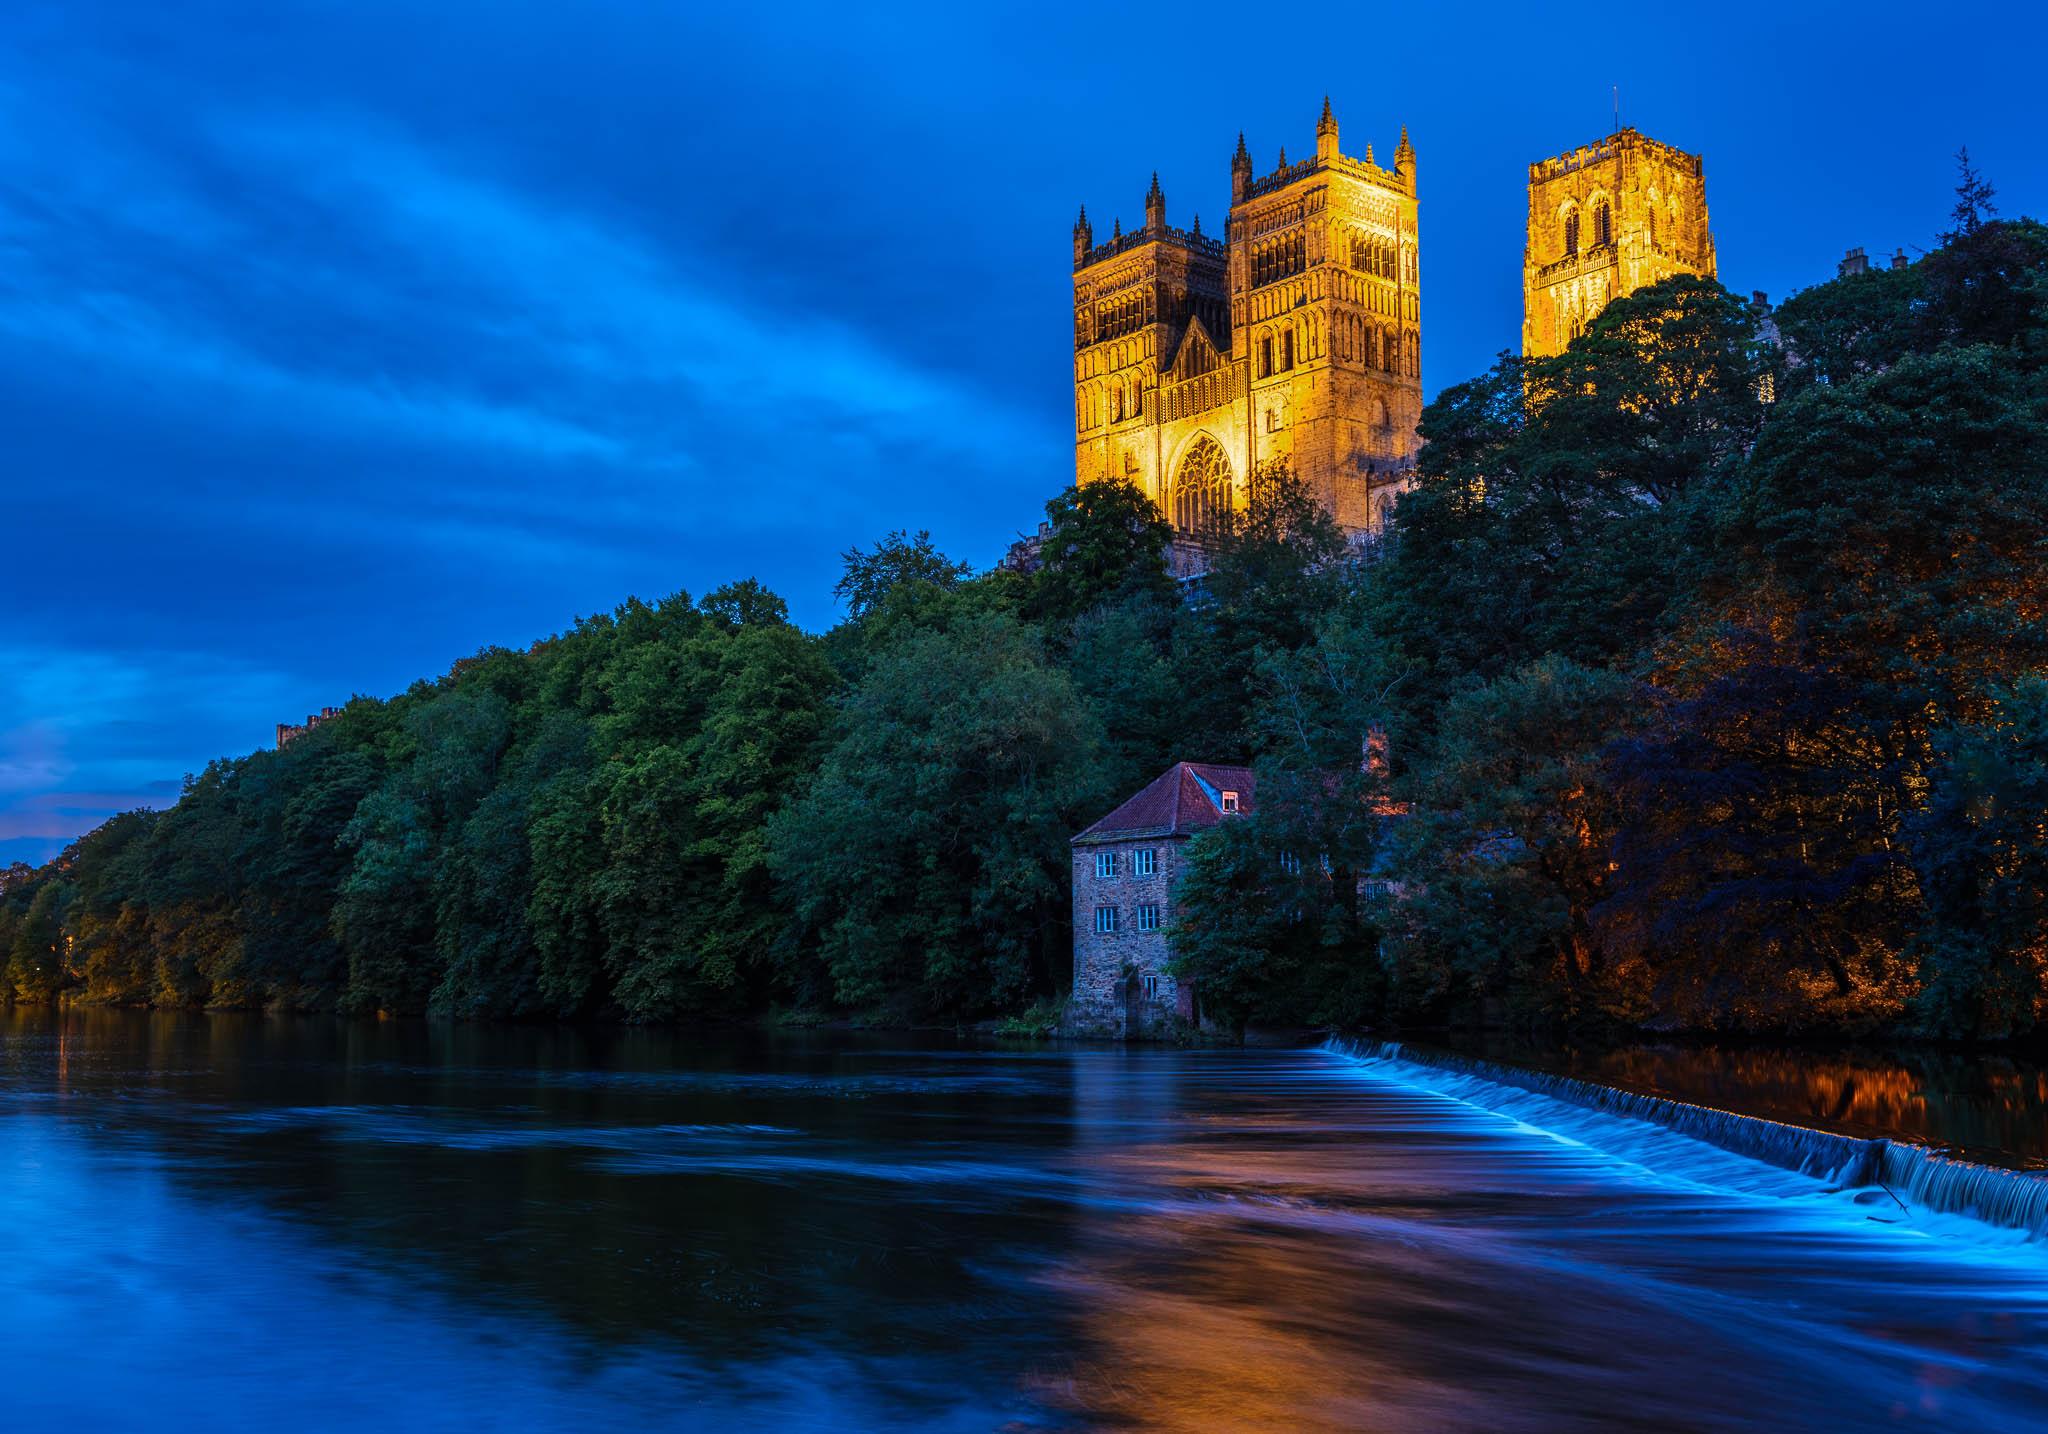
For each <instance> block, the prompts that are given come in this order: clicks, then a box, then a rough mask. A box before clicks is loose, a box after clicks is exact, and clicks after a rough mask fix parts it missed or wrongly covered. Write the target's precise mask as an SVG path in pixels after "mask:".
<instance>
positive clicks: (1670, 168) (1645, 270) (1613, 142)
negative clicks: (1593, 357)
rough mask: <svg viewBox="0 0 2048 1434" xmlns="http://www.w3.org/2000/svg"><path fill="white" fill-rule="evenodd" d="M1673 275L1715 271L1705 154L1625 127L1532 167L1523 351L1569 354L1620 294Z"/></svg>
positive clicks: (1536, 354)
mask: <svg viewBox="0 0 2048 1434" xmlns="http://www.w3.org/2000/svg"><path fill="white" fill-rule="evenodd" d="M1673 274H1698V275H1700V276H1702V277H1704V278H1709V279H1711V278H1713V277H1714V236H1713V234H1712V232H1711V231H1710V230H1709V229H1708V227H1707V181H1706V173H1705V168H1704V166H1703V165H1702V163H1701V161H1700V157H1699V156H1698V155H1696V154H1687V153H1686V152H1685V151H1684V150H1681V149H1675V148H1673V147H1672V146H1670V145H1668V144H1662V143H1660V142H1658V141H1657V140H1654V139H1651V138H1649V137H1648V136H1646V135H1644V134H1641V133H1639V132H1638V131H1636V130H1633V129H1623V130H1618V131H1617V132H1615V133H1614V134H1611V135H1609V136H1608V137H1607V138H1606V139H1603V140H1601V141H1599V142H1598V143H1597V144H1589V145H1585V146H1583V147H1581V148H1579V149H1575V150H1573V151H1572V152H1571V153H1569V154H1562V155H1558V156H1556V157H1554V158H1551V159H1543V160H1538V161H1537V162H1536V163H1534V164H1532V165H1530V166H1529V233H1528V244H1527V247H1526V248H1524V250H1523V252H1522V352H1523V353H1525V354H1527V355H1529V356H1530V357H1532V358H1535V357H1541V356H1544V355H1549V354H1558V353H1563V352H1564V350H1565V348H1566V346H1567V345H1569V344H1570V343H1571V341H1572V340H1573V339H1575V338H1577V337H1578V336H1579V335H1580V334H1582V333H1584V332H1585V330H1586V325H1587V324H1589V323H1591V322H1592V321H1593V316H1594V315H1595V314H1598V313H1599V312H1600V310H1601V309H1603V308H1605V307H1606V306H1607V304H1608V303H1609V302H1610V301H1612V300H1614V299H1618V298H1621V297H1622V296H1623V295H1625V294H1632V293H1634V292H1635V291H1636V290H1637V289H1640V288H1644V287H1645V286H1647V285H1650V284H1654V283H1657V282H1658V281H1659V280H1662V279H1668V278H1670V277H1671V276H1672V275H1673Z"/></svg>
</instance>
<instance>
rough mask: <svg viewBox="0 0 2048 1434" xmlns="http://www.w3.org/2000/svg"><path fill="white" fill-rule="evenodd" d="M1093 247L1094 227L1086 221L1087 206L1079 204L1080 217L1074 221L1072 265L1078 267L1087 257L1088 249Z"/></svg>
mask: <svg viewBox="0 0 2048 1434" xmlns="http://www.w3.org/2000/svg"><path fill="white" fill-rule="evenodd" d="M1094 247H1095V229H1094V226H1093V225H1091V224H1089V222H1088V206H1087V205H1085V204H1084V205H1082V206H1081V217H1080V218H1079V219H1076V220H1075V221H1074V267H1075V268H1077V269H1078V268H1080V267H1081V265H1082V264H1083V263H1084V262H1085V261H1086V260H1087V258H1088V251H1089V250H1090V249H1093V248H1094Z"/></svg>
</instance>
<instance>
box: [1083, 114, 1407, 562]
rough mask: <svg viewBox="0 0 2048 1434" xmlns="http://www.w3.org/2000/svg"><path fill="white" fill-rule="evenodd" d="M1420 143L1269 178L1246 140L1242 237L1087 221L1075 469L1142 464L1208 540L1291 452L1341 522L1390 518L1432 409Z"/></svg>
mask: <svg viewBox="0 0 2048 1434" xmlns="http://www.w3.org/2000/svg"><path fill="white" fill-rule="evenodd" d="M1415 167H1416V166H1415V150H1414V148H1413V146H1411V145H1410V144H1409V142H1408V132H1407V130H1406V129H1403V130H1402V131H1401V139H1400V143H1399V145H1398V146H1397V147H1396V149H1395V151H1394V166H1393V168H1392V169H1382V168H1381V167H1380V166H1379V165H1378V164H1377V163H1375V162H1374V160H1373V156H1372V148H1371V146H1369V145H1368V146H1367V148H1366V153H1365V158H1364V159H1354V158H1352V157H1351V156H1349V155H1346V154H1342V153H1340V152H1339V151H1338V148H1337V121H1336V119H1335V118H1334V117H1333V116H1332V115H1331V113H1330V107H1329V102H1328V101H1327V100H1325V101H1324V103H1323V117H1322V120H1321V122H1320V123H1319V124H1318V125H1317V126H1316V147H1315V153H1314V154H1313V156H1312V157H1310V158H1308V159H1304V160H1301V161H1299V162H1298V163H1294V164H1289V163H1288V162H1287V156H1286V151H1285V150H1282V151H1281V154H1280V164H1279V166H1278V167H1277V168H1275V169H1274V170H1273V171H1272V172H1271V173H1269V174H1266V175H1263V176H1257V177H1255V176H1254V174H1253V169H1252V160H1251V155H1250V154H1249V152H1248V151H1247V150H1246V149H1245V145H1244V138H1243V136H1241V135H1240V136H1239V137H1238V146H1237V154H1236V156H1235V157H1234V158H1233V159H1232V161H1231V166H1230V178H1231V183H1230V191H1231V204H1230V209H1229V213H1228V216H1227V218H1226V219H1225V222H1224V237H1223V238H1222V239H1220V240H1219V239H1216V238H1213V237H1211V236H1210V235H1207V234H1204V233H1203V232H1202V226H1201V220H1200V218H1199V216H1197V217H1196V218H1195V220H1194V222H1193V223H1192V224H1191V225H1190V226H1189V227H1188V228H1187V229H1177V228H1173V227H1170V226H1169V225H1168V224H1167V222H1166V196H1165V194H1164V192H1163V191H1162V190H1161V188H1160V185H1159V179H1158V176H1157V175H1154V176H1153V180H1152V188H1151V190H1150V192H1149V193H1148V194H1147V195H1146V197H1145V223H1144V227H1143V228H1141V229H1135V230H1133V231H1131V232H1130V233H1128V234H1126V233H1125V232H1124V231H1123V226H1122V224H1121V223H1118V224H1117V225H1116V227H1115V228H1114V230H1113V231H1112V233H1111V236H1110V238H1109V240H1108V241H1107V242H1106V243H1103V244H1097V243H1095V241H1094V228H1093V226H1092V225H1091V224H1090V223H1089V220H1088V214H1087V211H1086V210H1085V209H1084V210H1083V211H1082V213H1081V218H1080V221H1079V222H1078V223H1077V224H1076V225H1075V226H1074V433H1075V439H1074V479H1075V481H1076V482H1077V483H1083V484H1085V483H1091V482H1096V481H1100V480H1103V479H1108V478H1124V479H1128V480H1129V481H1131V482H1132V483H1134V484H1136V485H1137V486H1138V487H1139V488H1140V489H1141V490H1143V491H1144V492H1145V494H1146V495H1147V496H1149V497H1150V498H1151V499H1152V500H1153V502H1155V503H1157V504H1158V505H1159V508H1160V511H1161V512H1162V513H1164V514H1165V515H1166V516H1167V517H1168V518H1169V519H1170V520H1171V521H1172V522H1173V524H1174V527H1175V529H1176V531H1177V532H1178V533H1180V534H1181V535H1182V537H1183V539H1184V540H1185V541H1187V542H1189V543H1192V544H1196V545H1199V542H1200V539H1201V537H1202V534H1203V533H1204V531H1205V530H1208V529H1210V528H1212V527H1213V526H1214V525H1215V523H1216V521H1217V518H1218V515H1219V514H1220V513H1221V512H1222V511H1224V510H1225V509H1230V510H1236V509H1241V508H1242V506H1243V504H1244V502H1245V491H1246V488H1245V485H1246V483H1247V480H1248V478H1249V475H1250V474H1251V473H1253V472H1254V471H1255V470H1256V469H1258V468H1260V467H1263V466H1265V465H1268V464H1273V463H1279V462H1284V463H1286V464H1287V465H1288V466H1290V467H1291V468H1292V469H1293V470H1294V472H1295V473H1296V474H1298V475H1299V476H1300V477H1301V478H1302V479H1304V480H1305V481H1306V482H1307V483H1308V484H1309V485H1310V487H1311V489H1312V491H1314V492H1315V493H1316V495H1317V496H1318V498H1319V499H1320V500H1321V501H1322V503H1323V505H1324V506H1325V507H1326V508H1327V509H1329V511H1330V512H1331V513H1332V514H1333V515H1334V516H1335V517H1336V519H1337V521H1338V522H1339V523H1340V524H1341V525H1342V526H1343V527H1344V528H1346V529H1347V530H1348V531H1350V532H1352V533H1354V534H1368V533H1371V532H1375V531H1377V530H1378V529H1379V527H1380V526H1381V525H1382V524H1383V523H1384V520H1385V517H1386V514H1387V513H1388V511H1389V510H1390V508H1391V504H1392V501H1393V496H1394V494H1395V493H1396V492H1398V491H1399V490H1400V489H1401V488H1402V487H1403V486H1405V484H1406V483H1407V481H1408V479H1409V476H1410V474H1411V473H1412V471H1413V466H1414V459H1415V451H1416V446H1417V439H1416V425H1417V423H1418V422H1419V420H1420V418H1421V415H1422V346H1421V333H1422V301H1421V293H1420V286H1419V282H1418V275H1419V261H1418V257H1417V255H1418V242H1417V229H1416V201H1415Z"/></svg>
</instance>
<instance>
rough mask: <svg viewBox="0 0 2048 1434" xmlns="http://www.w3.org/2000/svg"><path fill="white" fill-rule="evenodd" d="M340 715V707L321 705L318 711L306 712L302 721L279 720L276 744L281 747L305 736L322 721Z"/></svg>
mask: <svg viewBox="0 0 2048 1434" xmlns="http://www.w3.org/2000/svg"><path fill="white" fill-rule="evenodd" d="M340 715H341V709H340V708H339V707H322V708H321V709H320V710H319V711H318V712H313V713H309V714H307V717H306V720H305V721H303V722H280V723H278V724H277V745H278V746H280V747H282V746H284V744H285V743H287V742H290V741H294V740H296V739H297V738H300V737H303V736H305V735H306V734H307V733H308V732H310V731H312V730H313V729H314V728H315V727H318V726H319V725H320V724H321V723H322V722H327V721H330V720H332V719H333V718H336V717H339V716H340Z"/></svg>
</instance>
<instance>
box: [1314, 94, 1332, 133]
mask: <svg viewBox="0 0 2048 1434" xmlns="http://www.w3.org/2000/svg"><path fill="white" fill-rule="evenodd" d="M1336 122H1337V121H1336V119H1335V117H1333V116H1332V115H1331V114H1330V97H1329V96H1328V95H1324V96H1323V117H1322V119H1321V120H1320V121H1318V122H1317V124H1316V128H1317V129H1321V128H1322V127H1323V126H1324V125H1329V124H1335V123H1336Z"/></svg>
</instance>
